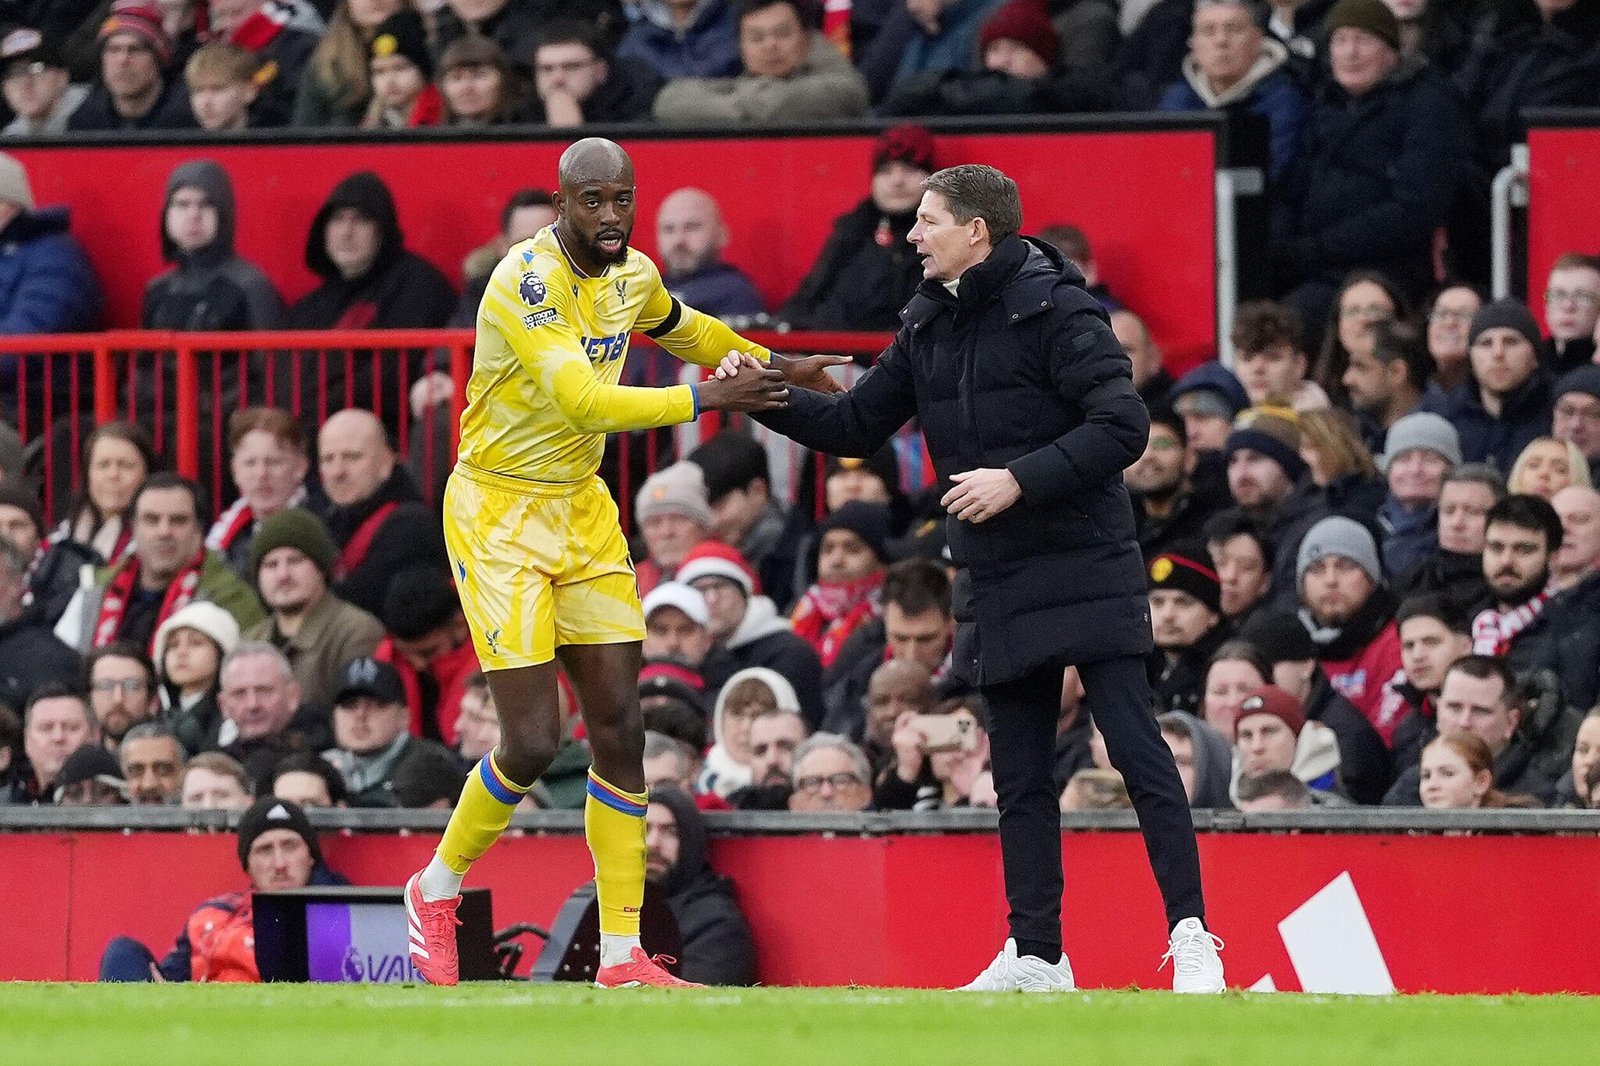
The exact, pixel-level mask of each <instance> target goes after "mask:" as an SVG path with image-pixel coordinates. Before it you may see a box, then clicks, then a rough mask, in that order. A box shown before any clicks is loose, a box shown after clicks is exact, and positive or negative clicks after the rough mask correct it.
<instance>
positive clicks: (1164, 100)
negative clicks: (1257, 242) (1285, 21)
mask: <svg viewBox="0 0 1600 1066" xmlns="http://www.w3.org/2000/svg"><path fill="white" fill-rule="evenodd" d="M1230 37H1231V38H1232V39H1233V40H1234V41H1235V42H1242V43H1233V44H1232V46H1231V47H1227V46H1222V47H1219V42H1221V41H1223V40H1225V39H1227V38H1230ZM1189 40H1190V46H1189V54H1188V55H1187V56H1186V57H1184V60H1183V77H1182V78H1181V79H1180V80H1179V81H1177V82H1175V83H1174V84H1172V85H1171V86H1170V87H1169V88H1168V89H1167V91H1166V92H1165V93H1164V94H1163V95H1162V97H1161V102H1160V103H1159V104H1157V105H1156V106H1157V109H1158V110H1161V111H1179V112H1183V111H1208V110H1214V111H1221V112H1223V113H1224V114H1225V115H1227V116H1228V121H1229V127H1230V134H1231V135H1232V136H1235V137H1238V136H1243V137H1245V138H1247V139H1248V141H1253V142H1254V143H1255V144H1256V145H1259V147H1258V148H1257V151H1261V150H1262V149H1265V150H1266V151H1265V154H1263V155H1259V156H1257V159H1258V160H1260V159H1267V160H1270V171H1271V175H1272V177H1273V178H1277V177H1279V176H1280V175H1281V174H1282V173H1283V171H1284V169H1285V168H1287V167H1288V165H1289V162H1290V160H1292V159H1293V158H1294V152H1295V149H1296V147H1297V146H1298V143H1299V139H1300V124H1301V122H1302V121H1303V120H1304V118H1305V112H1306V107H1307V103H1308V101H1307V100H1306V93H1305V90H1304V89H1303V88H1301V86H1300V81H1299V79H1298V78H1296V77H1295V75H1294V73H1293V71H1292V69H1291V66H1290V60H1289V50H1288V49H1287V48H1286V47H1284V45H1283V44H1282V43H1281V42H1279V41H1278V40H1276V39H1275V38H1272V37H1269V36H1267V35H1266V34H1265V33H1264V32H1263V31H1262V29H1261V27H1260V26H1259V25H1258V24H1257V22H1256V16H1255V10H1254V8H1253V5H1251V4H1250V3H1248V2H1247V0H1200V2H1198V3H1196V4H1195V5H1194V32H1193V35H1192V36H1191V37H1190V38H1189ZM1262 122H1265V124H1266V129H1265V130H1264V131H1261V132H1264V133H1265V134H1266V138H1265V141H1263V140H1262V136H1261V132H1258V130H1259V129H1260V124H1261V123H1262ZM1252 126H1253V127H1255V129H1252V128H1251V127H1252ZM1248 141H1247V143H1248ZM1235 151H1237V149H1235ZM1239 162H1243V160H1242V159H1240V160H1239ZM1236 165H1237V164H1236ZM1257 165H1259V163H1258V164H1257Z"/></svg>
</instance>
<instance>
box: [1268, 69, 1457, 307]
mask: <svg viewBox="0 0 1600 1066" xmlns="http://www.w3.org/2000/svg"><path fill="white" fill-rule="evenodd" d="M1468 137H1469V134H1468V131H1467V125H1466V120H1465V119H1464V118H1463V116H1462V111H1461V105H1460V103H1459V101H1458V100H1457V98H1456V94H1455V90H1454V88H1452V86H1451V85H1450V83H1449V81H1448V80H1446V78H1445V77H1444V76H1443V75H1442V74H1439V73H1437V72H1436V71H1434V70H1433V69H1432V68H1431V67H1429V66H1427V65H1426V64H1425V63H1424V62H1423V61H1421V60H1413V59H1407V60H1402V61H1401V63H1400V65H1399V66H1398V67H1396V68H1395V70H1394V71H1393V72H1391V73H1390V74H1389V76H1388V77H1387V78H1385V79H1384V80H1383V81H1382V82H1380V83H1379V84H1378V85H1377V86H1375V87H1374V88H1372V89H1371V90H1369V91H1368V92H1366V93H1365V94H1363V95H1361V96H1359V97H1354V98H1352V97H1351V96H1350V95H1349V94H1347V93H1346V92H1345V91H1344V89H1342V88H1341V87H1340V86H1339V85H1338V84H1337V83H1335V82H1332V81H1331V80H1330V81H1329V82H1328V83H1327V84H1326V85H1324V87H1323V88H1322V90H1321V91H1320V92H1319V93H1318V95H1317V98H1316V100H1315V102H1314V103H1313V104H1312V107H1311V110H1310V111H1309V113H1308V114H1307V117H1306V122H1305V126H1304V127H1303V129H1302V131H1301V138H1300V150H1299V151H1298V152H1297V153H1296V154H1295V158H1294V162H1293V163H1291V164H1290V166H1289V169H1288V171H1287V173H1286V174H1285V175H1284V180H1283V183H1282V192H1281V195H1280V196H1279V198H1278V202H1277V204H1276V205H1275V207H1274V210H1273V220H1272V221H1273V227H1272V235H1273V241H1274V249H1273V251H1274V253H1275V255H1276V256H1277V263H1276V266H1277V273H1278V278H1277V281H1278V284H1279V286H1280V288H1281V289H1283V290H1288V289H1292V288H1294V287H1295V286H1297V285H1300V284H1302V283H1304V282H1307V281H1319V282H1323V283H1326V284H1330V285H1338V284H1339V283H1340V281H1341V279H1342V278H1343V276H1344V275H1345V274H1346V273H1348V272H1349V271H1351V270H1353V269H1355V268H1356V267H1365V268H1367V269H1375V270H1380V271H1382V272H1383V273H1384V274H1385V275H1386V276H1388V277H1389V278H1392V279H1393V280H1394V282H1395V283H1396V284H1397V285H1399V286H1400V288H1401V289H1402V291H1404V292H1407V293H1412V294H1419V293H1420V292H1421V291H1422V290H1423V289H1424V288H1426V287H1427V286H1429V285H1431V284H1432V283H1433V273H1432V268H1433V259H1432V249H1433V236H1434V232H1435V230H1437V229H1438V227H1439V225H1440V223H1442V222H1443V221H1444V218H1445V214H1446V212H1447V211H1448V210H1449V208H1450V206H1451V201H1452V199H1453V198H1454V196H1455V194H1456V192H1457V190H1458V188H1459V187H1460V186H1461V183H1462V181H1463V179H1464V178H1465V176H1466V174H1467V170H1468V167H1469V165H1470V161H1469V159H1468V157H1467V153H1466V152H1465V151H1464V146H1465V145H1466V144H1467V143H1468Z"/></svg>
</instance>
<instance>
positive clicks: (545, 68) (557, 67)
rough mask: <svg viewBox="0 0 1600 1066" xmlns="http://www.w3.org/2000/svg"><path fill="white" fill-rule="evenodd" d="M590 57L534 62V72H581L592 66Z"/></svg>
mask: <svg viewBox="0 0 1600 1066" xmlns="http://www.w3.org/2000/svg"><path fill="white" fill-rule="evenodd" d="M594 63H595V61H594V60H592V59H569V60H567V61H566V62H565V63H536V64H534V67H533V69H534V72H535V73H537V74H545V75H549V74H581V73H583V72H584V71H586V70H588V69H589V68H590V67H592V66H594Z"/></svg>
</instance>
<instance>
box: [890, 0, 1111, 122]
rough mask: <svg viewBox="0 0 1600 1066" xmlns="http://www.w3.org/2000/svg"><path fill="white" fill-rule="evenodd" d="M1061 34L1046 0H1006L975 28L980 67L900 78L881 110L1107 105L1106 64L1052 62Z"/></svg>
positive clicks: (1005, 111) (954, 111)
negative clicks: (1079, 66) (1069, 67)
mask: <svg viewBox="0 0 1600 1066" xmlns="http://www.w3.org/2000/svg"><path fill="white" fill-rule="evenodd" d="M1060 47H1061V39H1060V38H1059V37H1058V36H1057V34H1056V28H1055V26H1054V25H1053V24H1052V23H1051V21H1050V16H1049V14H1048V13H1047V12H1046V11H1045V5H1044V0H1009V2H1008V3H1006V4H1004V5H1002V6H1001V7H999V8H997V9H996V10H995V12H994V13H993V14H992V15H990V16H989V17H988V19H987V20H985V22H984V24H983V28H982V29H981V30H980V31H979V32H978V60H979V66H978V68H977V69H975V70H973V69H961V70H945V71H930V72H927V73H923V74H919V75H917V76H916V77H913V78H908V79H906V80H905V81H902V82H898V83H897V84H896V85H895V87H894V89H893V90H891V91H890V93H889V96H888V98H887V99H885V100H884V102H883V103H882V104H881V105H880V106H879V111H881V112H882V113H883V114H886V115H1043V114H1058V113H1061V112H1067V111H1099V110H1102V109H1104V108H1106V107H1107V106H1109V104H1110V102H1111V83H1110V80H1109V78H1108V77H1107V72H1108V70H1109V68H1108V67H1104V66H1102V67H1099V68H1097V69H1085V70H1075V71H1070V72H1069V71H1065V70H1062V69H1060V68H1058V67H1057V65H1056V61H1057V59H1058V58H1059V55H1060Z"/></svg>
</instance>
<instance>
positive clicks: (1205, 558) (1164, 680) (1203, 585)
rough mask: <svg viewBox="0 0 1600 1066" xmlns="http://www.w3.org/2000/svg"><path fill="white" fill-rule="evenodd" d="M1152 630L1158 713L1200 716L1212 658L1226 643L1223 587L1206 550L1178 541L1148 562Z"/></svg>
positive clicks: (1151, 668)
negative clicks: (1170, 712) (1175, 712)
mask: <svg viewBox="0 0 1600 1066" xmlns="http://www.w3.org/2000/svg"><path fill="white" fill-rule="evenodd" d="M1149 578H1150V626H1151V629H1152V630H1153V631H1154V634H1155V647H1154V648H1153V649H1152V650H1151V652H1150V655H1149V659H1148V661H1147V665H1148V667H1149V673H1150V688H1151V692H1152V694H1153V696H1154V698H1155V705H1156V709H1157V713H1165V712H1167V711H1184V712H1187V713H1189V714H1197V713H1199V711H1200V705H1201V697H1202V696H1203V695H1204V692H1205V680H1206V668H1207V666H1208V665H1209V664H1210V662H1211V656H1212V653H1213V652H1215V651H1216V650H1217V648H1218V647H1219V646H1220V645H1221V644H1222V642H1223V641H1224V640H1226V639H1227V637H1228V634H1229V632H1230V628H1231V627H1229V626H1228V625H1227V624H1226V623H1224V622H1223V619H1222V585H1221V582H1220V581H1218V579H1217V573H1216V571H1215V570H1213V569H1211V561H1210V556H1209V555H1207V554H1206V549H1205V545H1203V544H1200V543H1198V542H1179V543H1177V544H1174V545H1173V546H1172V547H1171V548H1169V549H1167V550H1166V551H1164V552H1162V553H1161V554H1160V555H1158V556H1156V557H1155V558H1154V559H1152V560H1150V567H1149Z"/></svg>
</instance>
